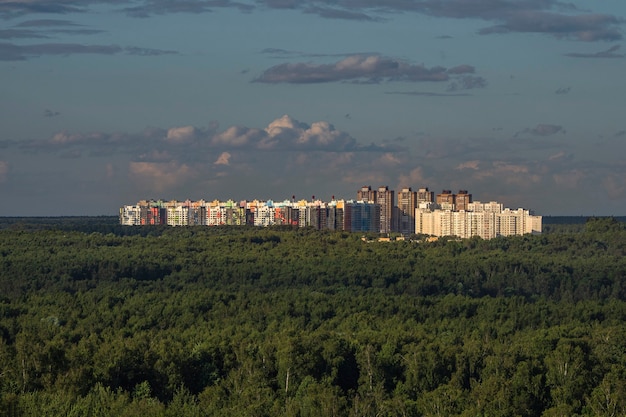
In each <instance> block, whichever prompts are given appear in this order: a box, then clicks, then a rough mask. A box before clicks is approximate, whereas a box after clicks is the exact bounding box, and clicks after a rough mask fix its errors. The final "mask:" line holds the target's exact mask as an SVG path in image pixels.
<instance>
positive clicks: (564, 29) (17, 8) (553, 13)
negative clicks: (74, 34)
mask: <svg viewBox="0 0 626 417" xmlns="http://www.w3.org/2000/svg"><path fill="white" fill-rule="evenodd" d="M94 4H111V5H119V6H120V7H121V8H120V10H121V11H122V12H124V13H126V14H128V15H131V16H134V17H149V16H153V15H162V14H169V13H207V12H211V11H212V10H213V9H216V8H235V9H239V10H240V11H242V12H250V11H252V10H254V9H255V8H257V6H261V7H262V8H269V9H293V10H300V11H301V12H303V13H312V14H316V15H318V16H320V17H322V18H330V19H346V20H360V21H377V20H384V19H385V18H386V17H388V16H389V15H390V14H393V13H418V14H423V15H428V16H433V17H441V18H454V19H476V20H483V21H486V22H492V23H493V25H492V26H490V27H486V28H483V29H482V30H480V31H479V33H480V34H485V35H486V34H494V33H510V32H518V33H520V32H521V33H539V34H545V35H552V36H555V37H557V38H564V39H573V40H578V41H588V42H590V41H600V40H605V41H606V40H618V39H622V32H621V30H620V27H621V26H622V25H623V24H624V19H622V18H620V17H617V16H613V15H608V14H600V13H592V12H588V11H584V10H580V9H578V8H576V7H575V6H573V5H571V4H569V3H565V2H563V1H561V0H413V1H409V0H338V1H337V0H301V1H295V0H254V1H251V2H236V1H231V0H179V1H171V0H56V1H52V2H51V1H49V0H29V1H28V2H25V1H18V0H14V1H6V2H3V3H0V16H4V17H6V18H11V17H16V16H21V15H26V14H30V13H45V14H67V13H77V12H82V11H85V10H86V8H87V7H89V6H90V5H94ZM440 38H446V36H443V37H440Z"/></svg>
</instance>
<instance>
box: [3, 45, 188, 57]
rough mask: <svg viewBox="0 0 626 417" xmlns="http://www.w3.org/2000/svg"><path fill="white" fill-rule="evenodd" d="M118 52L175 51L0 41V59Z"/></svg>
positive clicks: (150, 54) (159, 52)
mask: <svg viewBox="0 0 626 417" xmlns="http://www.w3.org/2000/svg"><path fill="white" fill-rule="evenodd" d="M119 53H127V54H129V55H143V56H154V55H163V54H174V53H176V52H173V51H162V50H157V49H148V48H138V47H126V48H122V47H120V46H117V45H82V44H75V43H46V44H37V45H15V44H11V43H3V42H0V61H24V60H26V59H29V58H34V57H39V56H42V55H75V54H99V55H114V54H119Z"/></svg>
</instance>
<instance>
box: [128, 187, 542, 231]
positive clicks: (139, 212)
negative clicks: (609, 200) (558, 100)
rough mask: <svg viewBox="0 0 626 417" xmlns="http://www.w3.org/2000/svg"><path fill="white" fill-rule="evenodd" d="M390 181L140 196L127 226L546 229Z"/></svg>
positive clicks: (523, 214)
mask: <svg viewBox="0 0 626 417" xmlns="http://www.w3.org/2000/svg"><path fill="white" fill-rule="evenodd" d="M394 195H395V191H394V190H391V189H389V187H387V186H381V187H378V189H377V190H375V189H372V187H371V186H363V187H361V188H360V189H359V190H358V191H357V192H356V199H348V200H344V199H341V198H340V199H335V196H333V197H332V200H330V201H324V200H321V199H316V198H315V196H311V199H310V200H303V199H301V200H297V199H296V197H295V195H293V196H292V197H291V199H285V200H282V201H274V200H271V199H268V200H264V199H261V200H258V199H254V200H241V201H234V200H232V199H229V200H227V201H220V200H210V199H209V200H204V199H202V200H186V201H178V200H169V201H164V200H140V201H138V202H137V203H136V204H130V205H129V204H127V205H124V206H122V207H120V210H119V221H120V224H121V225H124V226H145V225H168V226H244V225H247V226H260V227H267V226H292V227H293V226H297V227H312V228H313V229H316V230H336V231H337V230H341V231H348V232H372V233H378V234H380V235H383V236H389V235H390V234H392V233H393V234H400V235H402V236H405V237H406V236H411V235H414V234H426V235H430V236H436V237H442V236H457V237H459V238H470V237H473V236H479V237H481V238H483V239H492V238H494V237H498V236H511V235H523V234H537V233H541V232H542V216H536V215H535V214H534V213H533V212H532V211H531V210H527V209H524V208H521V207H520V208H517V209H511V208H508V207H504V204H502V203H499V202H497V201H493V200H492V201H489V202H480V201H473V198H472V194H470V193H468V191H467V190H460V191H459V192H458V194H454V193H452V192H451V191H450V190H443V191H442V192H441V193H440V194H437V195H436V196H435V193H434V192H432V191H429V189H428V188H426V187H423V188H419V189H418V190H417V191H413V190H412V189H411V188H410V187H408V188H403V189H402V190H401V191H400V192H399V193H398V199H397V203H396V202H395V201H394Z"/></svg>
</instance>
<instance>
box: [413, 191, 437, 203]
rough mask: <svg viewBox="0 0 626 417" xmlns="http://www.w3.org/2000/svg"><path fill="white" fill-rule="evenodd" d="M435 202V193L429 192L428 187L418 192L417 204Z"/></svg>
mask: <svg viewBox="0 0 626 417" xmlns="http://www.w3.org/2000/svg"><path fill="white" fill-rule="evenodd" d="M434 202H435V193H434V192H433V191H428V187H426V188H420V189H419V190H417V204H418V205H419V204H420V203H434Z"/></svg>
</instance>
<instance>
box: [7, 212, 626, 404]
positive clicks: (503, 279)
mask: <svg viewBox="0 0 626 417" xmlns="http://www.w3.org/2000/svg"><path fill="white" fill-rule="evenodd" d="M625 255H626V230H625V228H624V223H622V222H619V221H617V220H616V219H612V218H601V219H595V218H592V219H589V220H588V221H586V223H584V224H580V225H578V226H577V225H568V224H554V225H552V226H551V229H549V230H548V232H547V233H544V234H542V235H527V236H513V237H506V238H497V239H492V240H481V239H479V238H472V239H467V240H457V239H453V238H447V239H440V240H439V241H437V242H432V243H425V242H421V243H418V242H412V241H396V242H380V243H379V242H364V241H362V240H361V239H360V235H357V234H350V233H344V232H319V231H314V230H310V229H291V228H285V227H279V228H262V229H260V228H254V227H180V228H172V227H155V226H147V227H125V228H124V227H121V226H119V225H115V224H108V223H106V222H101V223H100V224H95V223H92V222H90V221H86V220H81V221H76V219H72V221H71V222H69V223H65V224H57V225H55V226H50V225H49V224H46V223H45V222H40V223H37V222H35V223H29V222H28V221H23V220H22V221H20V222H13V223H12V224H10V225H8V226H7V227H6V228H4V230H0V395H1V397H0V416H26V415H78V416H82V415H85V416H87V415H89V416H93V415H103V416H104V415H106V416H111V415H126V416H134V415H158V416H161V415H163V416H169V415H172V416H186V415H193V416H247V415H249V416H326V415H329V416H330V415H337V416H370V415H371V416H374V415H388V416H396V415H407V416H435V415H442V416H498V415H500V416H561V415H563V416H575V415H581V416H610V415H624V414H625V413H626V357H625V356H624V355H623V352H624V351H626V337H625V336H626V328H625V327H624V320H625V318H626V284H625V283H624V278H625V277H626V257H625Z"/></svg>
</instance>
